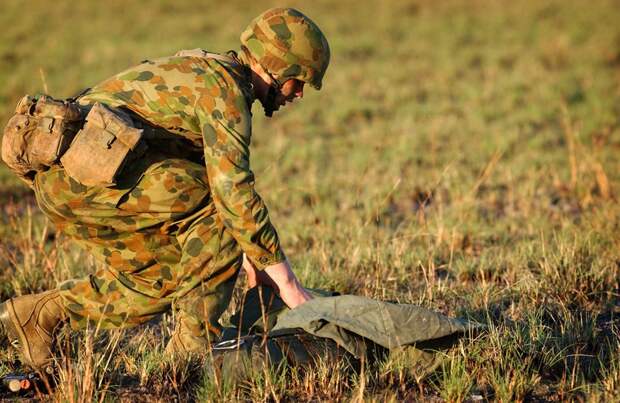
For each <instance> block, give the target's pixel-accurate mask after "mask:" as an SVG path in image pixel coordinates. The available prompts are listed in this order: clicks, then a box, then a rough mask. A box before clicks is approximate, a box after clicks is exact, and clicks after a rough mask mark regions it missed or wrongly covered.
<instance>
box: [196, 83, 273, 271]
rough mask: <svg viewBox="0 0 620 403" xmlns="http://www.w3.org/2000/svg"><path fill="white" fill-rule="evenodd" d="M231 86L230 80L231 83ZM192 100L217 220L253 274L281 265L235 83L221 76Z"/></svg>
mask: <svg viewBox="0 0 620 403" xmlns="http://www.w3.org/2000/svg"><path fill="white" fill-rule="evenodd" d="M231 80H232V78H231ZM205 86H206V87H207V88H206V90H205V92H204V93H203V94H202V95H201V97H200V98H199V99H198V100H197V103H196V115H197V117H198V119H199V121H200V125H201V130H202V136H203V142H204V154H205V163H206V168H207V176H208V181H209V186H210V188H211V194H212V197H213V201H214V203H215V206H216V209H217V211H218V214H219V215H220V217H221V218H222V221H223V222H224V225H225V227H226V228H227V229H228V230H229V231H230V232H231V234H232V236H233V237H234V238H235V239H236V240H237V242H238V243H239V245H240V246H241V249H242V250H243V251H244V252H245V254H246V255H247V256H248V258H249V259H250V260H251V261H252V262H253V263H254V264H255V265H256V267H257V268H258V269H263V268H265V267H266V266H270V265H273V264H276V263H280V262H282V261H284V260H285V255H284V252H283V251H282V249H281V247H280V241H279V239H278V235H277V233H276V230H275V228H274V227H273V225H272V224H271V221H270V220H269V213H268V212H267V207H266V206H265V203H264V202H263V200H262V199H261V197H260V196H259V195H258V193H257V192H256V190H255V189H254V174H253V173H252V171H251V170H250V151H249V146H250V137H251V130H252V129H251V115H250V111H249V109H248V106H247V104H246V101H245V98H244V96H243V95H242V93H241V91H240V89H239V88H238V86H237V85H236V83H234V82H231V81H229V80H228V78H227V77H226V78H224V77H222V76H219V77H212V79H211V80H208V81H207V82H205Z"/></svg>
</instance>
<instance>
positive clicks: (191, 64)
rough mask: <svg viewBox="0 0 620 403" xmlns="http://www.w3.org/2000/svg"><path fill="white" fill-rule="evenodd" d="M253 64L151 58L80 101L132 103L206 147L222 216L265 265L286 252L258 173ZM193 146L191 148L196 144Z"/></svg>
mask: <svg viewBox="0 0 620 403" xmlns="http://www.w3.org/2000/svg"><path fill="white" fill-rule="evenodd" d="M250 80H251V76H250V72H249V68H248V67H247V66H244V65H242V64H228V63H226V62H223V61H221V60H215V59H211V58H205V57H200V56H172V57H165V58H160V59H155V60H146V61H144V62H142V63H141V64H139V65H137V66H135V67H132V68H130V69H128V70H125V71H123V72H121V73H119V74H117V75H115V76H114V77H111V78H110V79H108V80H106V81H104V82H102V83H100V84H98V85H97V86H95V87H94V88H92V89H91V90H90V91H89V92H88V93H87V94H86V95H85V96H83V97H82V98H81V99H80V103H82V104H90V103H94V102H101V103H104V104H106V105H110V106H115V107H120V106H122V107H125V108H127V109H129V110H131V111H133V112H135V113H136V114H138V115H139V116H140V117H142V118H144V119H145V120H147V121H149V122H151V123H152V124H154V125H157V126H160V127H163V128H165V129H167V130H169V131H170V132H171V133H170V136H171V137H174V136H179V135H180V136H182V137H184V138H185V139H187V140H189V143H190V144H193V146H194V147H201V148H202V149H203V150H204V159H205V165H206V171H207V177H208V181H209V187H210V191H211V197H212V198H213V201H214V203H215V206H216V208H217V211H218V214H220V216H221V217H222V219H223V221H224V223H225V225H226V227H227V229H228V230H229V231H230V232H231V234H232V235H233V237H234V238H235V239H236V240H237V242H238V243H239V245H240V246H241V248H242V249H243V251H244V252H245V253H246V254H247V256H248V257H249V258H250V260H251V261H252V262H253V263H254V264H255V265H256V267H257V268H259V269H262V268H264V267H266V266H269V265H272V264H275V263H279V262H282V261H284V259H285V255H284V253H283V251H282V249H281V247H280V242H279V239H278V235H277V233H276V230H275V228H274V227H273V225H272V224H271V222H270V219H269V214H268V212H267V208H266V206H265V204H264V202H263V200H262V199H261V197H260V196H259V195H258V193H257V192H256V190H255V189H254V174H253V173H252V171H251V170H250V148H249V147H250V137H251V133H252V126H251V112H250V107H251V104H252V102H253V100H254V98H253V94H252V90H251V81H250ZM190 147H191V146H190Z"/></svg>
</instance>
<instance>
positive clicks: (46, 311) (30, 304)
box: [0, 290, 67, 370]
mask: <svg viewBox="0 0 620 403" xmlns="http://www.w3.org/2000/svg"><path fill="white" fill-rule="evenodd" d="M66 318H67V314H66V313H65V309H64V307H63V305H62V303H61V299H60V294H59V293H58V291H56V290H53V291H47V292H43V293H40V294H31V295H24V296H21V297H17V298H11V299H9V300H7V301H5V302H3V303H2V304H0V323H2V326H3V327H4V330H5V332H6V334H7V336H8V338H9V341H10V342H11V344H12V345H13V346H15V347H16V348H18V350H19V353H20V356H21V359H22V362H23V363H24V364H26V365H29V366H31V367H32V368H34V369H39V370H49V368H51V364H52V358H53V355H52V347H53V344H52V342H53V336H54V330H55V329H56V327H57V326H58V325H59V324H60V323H61V322H63V321H64V320H65V319H66Z"/></svg>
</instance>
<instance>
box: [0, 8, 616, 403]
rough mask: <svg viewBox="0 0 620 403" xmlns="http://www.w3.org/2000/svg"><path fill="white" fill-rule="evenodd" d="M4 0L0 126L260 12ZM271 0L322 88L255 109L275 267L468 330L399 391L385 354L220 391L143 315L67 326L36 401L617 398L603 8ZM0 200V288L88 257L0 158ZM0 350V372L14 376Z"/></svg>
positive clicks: (610, 27)
mask: <svg viewBox="0 0 620 403" xmlns="http://www.w3.org/2000/svg"><path fill="white" fill-rule="evenodd" d="M2 3H3V4H2V12H1V13H0V26H2V30H1V31H0V121H2V122H5V121H6V119H7V118H8V117H9V116H10V114H11V112H12V108H13V107H14V104H15V103H16V102H17V100H18V99H19V98H20V97H21V96H22V95H23V94H25V93H36V92H46V93H49V94H52V95H54V96H56V97H68V96H71V95H73V94H75V93H77V92H79V91H80V90H81V89H82V88H85V87H88V86H90V85H92V84H94V83H96V82H98V81H101V80H103V79H105V78H106V77H108V76H109V75H112V74H114V73H116V72H118V71H120V70H121V69H123V68H125V67H128V66H130V65H132V64H134V63H137V62H139V61H141V60H143V59H145V58H147V57H156V56H163V55H168V54H172V53H174V52H176V51H177V50H179V49H183V48H195V47H203V48H207V49H209V50H213V51H224V50H227V49H231V48H237V47H238V39H237V38H238V34H239V33H240V32H241V30H242V29H243V28H244V27H245V26H246V24H247V23H248V22H249V21H250V20H251V18H253V17H254V16H255V15H257V14H258V13H260V12H261V11H263V10H264V9H266V8H268V7H270V6H274V5H280V4H282V3H280V2H275V1H274V2H263V1H254V2H249V1H248V2H244V1H239V0H233V1H228V2H224V3H222V4H221V5H219V4H217V3H216V2H193V1H172V0H168V1H164V0H160V1H144V2H142V1H140V2H138V1H120V0H109V1H107V2H94V1H82V2H76V1H67V0H57V1H55V2H48V1H43V0H31V1H28V2H24V1H19V0H3V2H2ZM287 4H288V5H292V6H296V7H299V8H300V9H301V10H302V11H304V12H305V13H306V14H308V15H309V16H311V17H312V18H313V19H314V20H315V21H316V22H317V23H318V24H319V25H320V26H321V27H322V29H323V31H324V32H325V34H326V35H327V37H328V39H329V40H330V44H331V49H332V64H331V65H330V67H329V70H328V72H327V76H326V80H325V83H324V90H323V91H321V92H318V93H317V92H314V91H312V90H308V91H307V92H306V94H305V96H304V99H303V100H302V102H296V103H295V104H293V105H292V106H289V107H288V108H285V110H284V111H282V112H281V113H278V114H276V116H275V117H274V118H273V119H271V120H267V119H265V118H264V117H263V116H262V111H261V109H260V108H259V105H258V104H257V105H255V109H254V115H255V119H254V135H253V139H252V140H253V150H252V165H253V170H254V172H255V173H256V177H257V187H258V190H259V192H260V193H261V195H262V196H263V198H264V199H265V200H266V202H267V204H268V206H269V208H270V213H271V218H272V220H273V222H274V223H275V225H276V227H277V228H278V231H279V234H280V237H281V239H282V242H283V245H284V248H285V251H286V252H287V254H288V256H289V258H290V260H291V262H292V264H293V266H294V269H295V271H296V273H297V274H298V275H299V276H300V278H301V279H302V281H303V282H304V284H306V285H307V286H310V287H318V288H329V289H334V290H337V291H340V292H342V293H354V294H358V295H366V296H370V297H373V298H381V299H390V300H398V301H401V302H407V303H416V304H420V305H422V306H425V307H429V308H432V309H436V310H438V311H441V312H443V313H445V314H448V315H451V316H463V317H471V318H474V319H476V320H478V321H480V322H483V323H486V324H487V325H488V326H489V330H488V332H486V333H485V334H482V335H480V336H478V337H476V338H466V339H464V340H463V341H462V342H461V343H460V345H459V346H458V348H456V349H455V350H454V351H452V352H451V353H450V357H449V358H450V359H449V360H446V364H445V365H444V366H443V367H442V370H441V371H438V372H437V373H436V374H434V375H432V376H431V377H429V378H427V379H425V380H422V381H419V382H418V381H417V380H416V378H415V376H414V374H413V373H412V371H411V369H410V368H408V366H407V362H406V360H404V361H403V360H400V361H399V360H396V359H394V360H392V361H388V362H386V363H384V364H383V365H382V366H381V368H378V369H374V370H369V371H366V372H364V373H362V374H360V375H355V376H352V377H346V376H338V375H337V374H334V372H333V371H330V370H329V369H325V368H318V369H317V370H315V371H310V372H308V373H306V374H303V375H302V374H297V375H295V376H290V377H288V378H269V377H265V378H257V379H256V381H255V382H254V383H251V384H248V385H245V386H244V388H240V389H237V390H233V391H231V390H223V389H221V388H220V389H218V388H217V387H214V386H213V385H212V384H211V383H210V381H209V380H208V379H207V378H206V377H205V376H204V374H203V373H201V371H200V368H195V367H183V366H181V367H175V368H172V369H171V368H170V365H169V364H165V363H162V361H161V358H162V352H163V347H164V346H165V342H166V337H167V335H169V334H170V331H171V328H172V322H171V319H170V318H169V317H164V318H163V319H162V320H161V321H157V322H156V323H152V324H149V325H148V326H144V327H140V328H136V329H130V330H126V331H113V332H107V333H104V332H99V333H97V334H92V332H89V333H74V334H68V335H67V336H66V339H67V340H69V342H67V343H64V345H66V346H68V347H67V349H68V350H69V351H66V352H65V353H64V354H63V357H62V358H61V371H60V381H59V386H58V388H57V389H56V391H55V392H54V393H53V394H52V395H49V396H47V397H46V399H50V400H58V401H91V400H100V401H101V400H105V401H107V400H110V401H114V400H162V401H169V400H174V399H177V400H179V401H187V400H191V399H196V400H216V401H218V400H219V401H226V400H237V399H239V400H258V401H262V400H269V401H271V400H276V401H278V400H293V399H299V400H326V401H331V400H358V399H361V400H368V401H400V400H434V401H450V402H452V401H467V400H471V399H475V398H477V397H478V396H480V397H482V399H484V400H489V401H502V402H510V401H523V400H526V401H529V400H533V401H564V400H576V401H601V402H609V401H614V400H616V401H618V400H620V284H619V278H620V205H619V203H618V199H619V197H620V158H619V156H620V24H619V23H618V22H619V21H620V2H618V1H611V0H595V1H589V2H585V1H578V0H567V1H533V0H532V1H491V0H488V1H487V0H471V1H467V0H462V1H457V0H447V1H441V2H431V1H405V0H384V1H363V2H356V1H351V0H342V1H339V2H331V1H326V0H320V1H314V2H301V1H298V0H295V1H291V2H289V3H287ZM2 124H4V123H2ZM0 208H1V209H2V219H1V221H0V239H1V241H0V242H1V244H0V297H1V298H0V299H2V300H4V299H6V298H8V297H9V296H13V295H18V294H26V293H31V292H37V291H41V290H44V289H48V288H52V287H55V285H56V284H57V283H58V282H59V281H61V280H64V279H68V278H72V277H76V276H82V275H84V274H85V273H88V272H91V271H93V270H94V267H95V266H96V263H95V262H94V261H93V260H92V259H90V258H89V257H87V256H85V255H83V254H82V253H81V252H80V251H79V250H76V249H75V248H74V247H73V245H72V243H71V241H70V240H69V239H66V238H64V237H63V236H62V235H61V234H56V233H55V232H54V228H53V227H51V226H50V225H49V224H48V223H47V222H46V219H45V218H44V216H43V215H42V214H41V213H40V211H39V210H38V209H37V207H36V202H35V200H34V196H33V194H32V193H31V192H30V191H29V190H28V189H27V188H25V187H23V186H22V185H20V184H19V183H18V181H17V180H16V179H14V178H13V177H12V176H11V174H10V173H9V172H8V170H6V169H5V167H4V166H3V167H2V168H0ZM0 346H1V352H0V375H1V374H5V373H9V372H14V371H16V370H19V368H18V367H16V365H15V364H14V358H15V357H14V356H13V355H12V353H11V352H10V351H9V350H8V345H7V342H6V340H5V339H4V338H3V339H2V340H1V341H0ZM0 393H3V394H1V395H0V397H8V395H7V394H6V392H0Z"/></svg>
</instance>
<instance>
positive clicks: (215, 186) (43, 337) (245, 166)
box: [0, 8, 330, 368]
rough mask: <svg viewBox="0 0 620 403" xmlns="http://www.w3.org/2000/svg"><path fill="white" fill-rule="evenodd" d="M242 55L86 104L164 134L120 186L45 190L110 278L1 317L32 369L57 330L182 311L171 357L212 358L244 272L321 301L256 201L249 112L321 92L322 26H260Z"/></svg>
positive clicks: (6, 306)
mask: <svg viewBox="0 0 620 403" xmlns="http://www.w3.org/2000/svg"><path fill="white" fill-rule="evenodd" d="M241 44H242V46H241V51H240V52H239V53H236V52H232V51H231V52H229V53H228V54H227V55H218V54H211V53H208V52H205V51H202V50H194V51H184V52H180V53H178V54H177V55H175V56H173V57H165V58H160V59H155V60H146V61H144V62H142V63H141V64H139V65H137V66H135V67H132V68H130V69H128V70H126V71H124V72H122V73H120V74H117V75H116V76H114V77H112V78H110V79H108V80H106V81H104V82H102V83H100V84H99V85H97V86H95V87H94V88H92V89H90V90H89V91H88V92H87V93H86V94H85V95H83V96H81V97H80V98H79V104H80V106H81V108H82V109H83V110H86V111H88V110H89V109H90V108H92V109H95V107H94V106H93V105H97V104H102V105H104V106H106V107H107V108H111V109H113V110H122V111H124V112H126V113H127V114H128V115H129V116H130V118H131V120H132V122H133V123H134V125H137V127H141V128H143V129H144V130H145V132H148V133H152V134H153V136H151V137H147V138H146V143H147V145H148V149H147V151H146V152H145V154H144V155H143V156H142V157H140V158H137V159H135V160H133V161H130V162H128V163H127V164H125V166H124V167H123V168H122V170H121V171H120V173H119V175H118V177H117V178H116V179H117V180H116V181H115V184H114V186H109V185H110V184H107V186H106V185H105V184H100V185H92V184H89V183H90V182H89V181H88V180H87V179H88V178H85V177H84V175H82V176H80V175H79V172H71V173H69V172H68V171H69V169H68V164H64V162H63V165H66V166H65V167H63V166H61V165H60V164H56V165H54V166H52V167H51V168H50V169H48V170H46V171H42V172H38V173H36V175H35V176H34V177H33V178H32V186H33V188H34V190H35V194H36V198H37V202H38V204H39V206H40V208H41V209H42V210H43V212H44V213H45V214H46V215H47V216H48V217H49V218H50V219H51V220H52V221H53V222H54V223H55V224H56V226H57V227H58V229H59V230H61V231H63V232H64V233H65V234H67V235H69V236H70V237H72V238H74V239H76V240H77V242H78V243H79V244H81V245H82V246H83V247H85V248H86V249H87V250H88V251H90V252H91V253H92V254H93V255H94V256H96V257H97V258H98V259H100V261H101V262H103V263H104V267H103V268H101V269H100V270H98V271H97V272H96V273H94V274H91V275H89V276H88V277H87V278H82V279H74V280H69V281H66V282H64V283H62V284H60V286H59V287H58V288H57V289H55V290H52V291H47V292H43V293H40V294H34V295H26V296H21V297H16V298H11V299H9V300H7V301H5V302H4V303H3V304H1V305H0V321H1V323H2V324H3V326H4V327H5V329H6V331H7V334H8V335H9V338H10V339H11V341H12V344H14V345H16V344H17V345H18V347H19V351H20V354H21V356H22V360H23V362H24V363H26V364H28V365H30V366H32V367H34V368H44V367H47V366H48V365H49V364H50V362H51V360H52V357H53V355H52V352H51V349H52V339H53V334H54V330H55V328H56V327H57V326H58V325H59V324H61V323H64V322H65V321H69V322H70V323H71V326H72V327H73V328H76V329H78V328H85V327H86V326H100V327H101V328H107V329H111V328H120V327H127V326H134V325H138V324H141V323H144V322H146V321H148V320H150V319H151V318H153V317H155V316H157V315H159V314H161V313H164V312H166V311H168V309H170V308H173V309H175V310H176V311H178V315H177V323H176V327H175V330H174V333H173V335H172V338H171V339H170V341H169V342H168V345H167V347H166V351H167V352H168V353H171V354H181V355H185V354H188V353H197V352H198V353H200V352H204V351H206V349H207V348H208V345H209V341H214V340H216V339H217V338H218V337H219V336H220V332H221V327H220V325H219V323H218V319H219V317H220V315H221V314H222V312H223V311H224V310H225V308H226V307H227V305H228V303H229V300H230V298H231V293H232V288H233V286H234V283H235V280H236V278H237V275H238V273H239V271H240V268H241V267H244V268H245V269H246V270H247V271H248V274H249V275H250V276H251V282H252V284H254V283H255V282H256V281H258V282H263V283H267V284H269V285H271V286H273V287H274V289H275V290H277V291H278V293H279V295H280V297H281V298H282V300H283V301H284V302H285V303H286V304H287V305H288V306H289V307H291V308H293V307H295V306H297V305H299V304H301V303H303V302H305V301H306V300H308V299H310V298H311V296H310V294H308V292H307V291H306V290H305V289H304V288H303V287H302V286H301V285H300V283H299V281H298V280H297V278H296V277H295V275H294V274H293V272H292V271H291V268H290V266H289V263H288V261H287V258H286V255H285V254H284V252H283V250H282V247H281V246H280V240H279V239H278V235H277V233H276V230H275V228H274V226H273V225H272V224H271V221H270V219H269V214H268V212H267V208H266V207H265V204H264V203H263V201H262V199H261V198H260V196H259V195H258V193H257V192H256V190H255V189H254V175H253V173H252V171H251V170H250V166H249V163H250V155H249V146H250V136H251V113H250V110H251V105H252V103H253V102H254V101H255V100H259V101H260V102H261V104H262V106H263V108H264V110H265V114H266V115H267V116H271V115H272V114H273V112H274V111H277V110H278V109H279V108H280V107H281V106H284V105H285V104H286V103H287V102H292V101H293V100H294V99H296V98H301V97H302V96H303V91H304V85H305V84H309V85H311V86H312V87H314V88H315V89H317V90H319V89H320V88H321V84H322V79H323V75H324V74H325V71H326V69H327V66H328V64H329V57H330V51H329V46H328V43H327V40H326V38H325V36H324V35H323V33H322V32H321V30H320V29H319V28H318V27H317V26H316V24H314V22H312V21H311V20H310V19H309V18H308V17H306V16H305V15H304V14H302V13H301V12H299V11H297V10H294V9H291V8H274V9H270V10H268V11H266V12H264V13H263V14H261V15H260V16H258V17H257V18H256V19H254V20H253V21H252V22H251V24H250V25H249V26H248V28H247V29H246V30H245V31H244V32H243V33H242V34H241ZM89 116H90V115H89ZM87 120H88V122H89V123H90V121H91V119H90V118H87ZM92 120H93V121H94V118H93V119H92ZM78 135H79V134H78ZM74 144H75V141H74V143H73V144H72V145H71V148H73V147H74ZM71 148H69V151H71ZM108 148H110V143H108ZM81 158H83V159H84V161H85V162H86V163H92V164H93V165H95V166H94V167H91V168H92V171H93V172H96V171H97V170H104V169H105V167H101V166H96V161H98V159H97V155H90V156H89V155H81ZM76 178H77V179H76ZM85 183H86V184H85ZM244 256H245V257H246V258H245V259H244Z"/></svg>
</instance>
